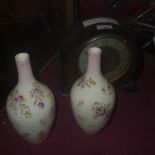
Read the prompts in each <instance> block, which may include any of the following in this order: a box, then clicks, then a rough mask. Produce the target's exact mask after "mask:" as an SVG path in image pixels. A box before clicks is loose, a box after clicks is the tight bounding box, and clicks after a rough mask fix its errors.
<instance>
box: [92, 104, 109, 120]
mask: <svg viewBox="0 0 155 155" xmlns="http://www.w3.org/2000/svg"><path fill="white" fill-rule="evenodd" d="M92 110H93V111H94V116H93V117H94V118H95V119H97V118H98V117H100V116H105V115H106V108H105V106H104V105H103V104H102V103H98V102H95V103H94V104H93V107H92Z"/></svg>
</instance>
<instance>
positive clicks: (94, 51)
mask: <svg viewBox="0 0 155 155" xmlns="http://www.w3.org/2000/svg"><path fill="white" fill-rule="evenodd" d="M101 52H102V50H101V48H99V47H91V48H90V49H89V50H88V53H92V54H95V55H96V54H101Z"/></svg>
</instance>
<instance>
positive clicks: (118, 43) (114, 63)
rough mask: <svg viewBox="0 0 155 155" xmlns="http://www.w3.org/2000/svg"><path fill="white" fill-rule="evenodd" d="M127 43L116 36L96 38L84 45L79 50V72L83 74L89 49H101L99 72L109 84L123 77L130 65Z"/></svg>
mask: <svg viewBox="0 0 155 155" xmlns="http://www.w3.org/2000/svg"><path fill="white" fill-rule="evenodd" d="M126 43H127V41H126V40H125V39H122V38H121V37H118V36H116V37H115V36H112V37H111V36H106V35H104V36H98V37H95V38H93V39H92V40H90V41H88V42H87V43H85V44H84V46H82V47H81V48H80V49H79V50H81V52H80V56H79V62H78V65H79V70H80V72H81V73H82V74H83V73H85V72H86V69H87V51H88V49H89V48H91V47H100V48H101V49H102V51H103V52H102V58H101V70H102V73H103V74H104V76H105V78H107V79H108V80H109V81H110V82H113V81H115V80H117V79H119V78H120V77H121V76H122V75H124V74H125V73H126V72H127V70H128V68H129V66H130V63H131V54H130V51H129V49H128V46H127V44H126Z"/></svg>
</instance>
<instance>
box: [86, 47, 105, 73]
mask: <svg viewBox="0 0 155 155" xmlns="http://www.w3.org/2000/svg"><path fill="white" fill-rule="evenodd" d="M101 52H102V51H101V49H100V48H97V47H92V48H90V49H89V50H88V66H87V71H86V74H89V75H90V74H100V73H101V69H100V61H101Z"/></svg>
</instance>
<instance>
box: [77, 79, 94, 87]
mask: <svg viewBox="0 0 155 155" xmlns="http://www.w3.org/2000/svg"><path fill="white" fill-rule="evenodd" d="M77 85H78V86H80V87H82V88H85V87H88V88H91V87H92V86H95V85H96V82H95V81H94V80H93V79H92V78H91V77H86V76H83V77H82V78H81V79H80V80H79V82H78V84H77Z"/></svg>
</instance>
